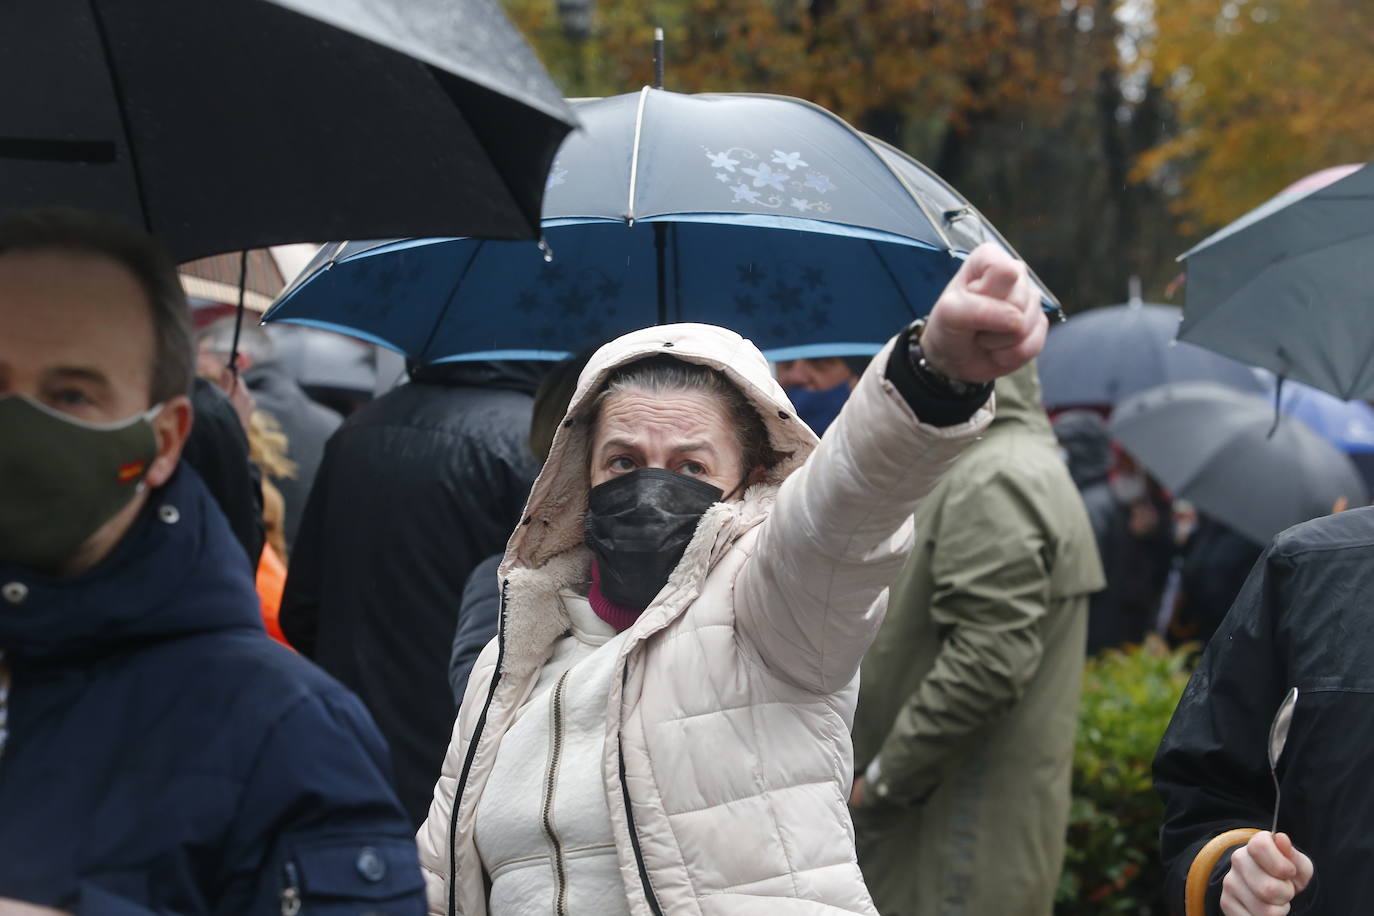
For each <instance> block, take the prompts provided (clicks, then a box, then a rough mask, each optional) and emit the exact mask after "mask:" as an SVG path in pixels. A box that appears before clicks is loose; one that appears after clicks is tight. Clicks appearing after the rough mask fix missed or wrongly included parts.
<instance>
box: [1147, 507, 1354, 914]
mask: <svg viewBox="0 0 1374 916" xmlns="http://www.w3.org/2000/svg"><path fill="white" fill-rule="evenodd" d="M1371 596H1374V509H1357V510H1352V511H1350V512H1344V513H1341V514H1339V515H1333V516H1328V517H1325V518H1319V519H1315V520H1313V521H1310V522H1305V523H1303V524H1301V525H1298V526H1296V527H1294V528H1290V529H1289V530H1287V531H1285V532H1283V533H1282V534H1280V535H1279V536H1278V537H1277V538H1275V539H1274V541H1273V543H1272V544H1271V545H1270V546H1269V548H1268V549H1267V550H1266V551H1265V552H1264V555H1263V556H1262V557H1261V558H1260V560H1259V562H1258V563H1257V564H1256V565H1255V567H1254V569H1253V570H1252V572H1251V573H1250V577H1249V579H1248V580H1247V581H1246V583H1245V586H1244V588H1243V589H1241V592H1240V595H1239V596H1238V597H1237V598H1236V603H1235V604H1234V605H1233V606H1232V608H1231V610H1230V613H1228V614H1227V615H1226V618H1225V619H1224V620H1223V621H1222V623H1221V626H1220V627H1219V628H1218V629H1217V632H1216V635H1215V636H1214V637H1213V638H1212V640H1211V642H1209V643H1208V645H1207V650H1206V652H1204V653H1203V656H1202V661H1201V664H1200V665H1199V667H1198V669H1197V671H1196V672H1195V673H1194V674H1193V677H1192V679H1191V680H1190V681H1189V682H1188V687H1187V689H1186V690H1185V691H1184V693H1183V698H1182V700H1181V701H1180V702H1179V705H1178V709H1177V711H1176V712H1175V713H1174V718H1173V721H1172V722H1171V723H1170V724H1169V729H1168V731H1167V732H1166V733H1165V736H1164V740H1163V742H1162V743H1161V745H1160V747H1159V753H1158V754H1157V755H1156V757H1155V762H1154V776H1155V787H1156V789H1158V791H1159V793H1160V795H1161V796H1162V797H1163V799H1164V804H1165V820H1164V826H1163V829H1162V831H1161V834H1160V842H1161V847H1162V852H1163V856H1164V862H1165V865H1166V867H1167V868H1168V870H1169V895H1170V899H1171V901H1172V902H1173V904H1174V906H1175V907H1176V908H1177V910H1178V912H1180V913H1181V912H1183V907H1182V901H1183V890H1184V884H1185V880H1186V877H1187V874H1188V869H1189V867H1190V866H1191V865H1192V863H1193V860H1194V859H1195V858H1196V857H1197V855H1198V852H1199V850H1200V849H1201V848H1202V846H1203V845H1204V844H1206V843H1207V842H1208V841H1209V840H1211V839H1212V838H1213V837H1215V836H1217V835H1219V834H1221V833H1223V832H1225V831H1227V830H1230V829H1231V828H1235V827H1256V828H1260V830H1261V832H1260V833H1259V834H1256V835H1255V837H1254V838H1253V839H1251V840H1250V841H1249V843H1248V845H1246V846H1245V847H1236V848H1234V849H1233V850H1232V851H1231V853H1230V854H1228V855H1227V856H1224V857H1223V858H1222V860H1221V861H1220V862H1219V863H1218V865H1217V867H1216V868H1215V869H1214V870H1213V872H1212V874H1211V876H1210V878H1211V880H1210V886H1209V903H1208V909H1207V912H1208V913H1219V912H1223V909H1222V898H1223V895H1224V894H1225V895H1227V896H1229V898H1230V900H1229V904H1228V906H1229V908H1227V909H1225V910H1224V911H1225V912H1228V913H1246V912H1263V911H1262V910H1259V909H1257V908H1255V907H1253V906H1250V907H1247V906H1245V903H1246V901H1247V900H1250V901H1251V902H1253V898H1254V893H1253V890H1254V887H1255V886H1256V884H1258V883H1262V882H1259V881H1258V880H1257V876H1258V873H1259V872H1260V871H1265V872H1268V873H1270V874H1273V875H1274V877H1275V879H1276V880H1275V881H1274V882H1273V885H1274V888H1275V889H1276V890H1277V891H1279V893H1278V894H1277V895H1276V896H1275V898H1274V899H1271V900H1270V901H1269V902H1270V904H1272V905H1274V906H1275V907H1276V908H1275V909H1274V910H1273V911H1272V912H1281V911H1283V910H1282V906H1283V905H1284V904H1285V903H1286V902H1287V899H1288V898H1290V897H1291V904H1292V910H1291V912H1292V913H1295V914H1298V913H1323V914H1325V913H1340V914H1345V913H1365V912H1368V911H1369V907H1370V901H1371V900H1374V872H1371V870H1370V869H1369V867H1368V866H1369V862H1370V861H1371V860H1374V832H1371V830H1370V828H1369V824H1370V822H1371V820H1374V790H1371V788H1370V782H1369V774H1370V773H1371V772H1374V604H1372V603H1371ZM1290 687H1297V688H1298V690H1299V697H1298V703H1297V707H1296V708H1295V709H1294V711H1293V718H1292V727H1291V731H1290V732H1289V736H1288V743H1287V746H1286V748H1285V750H1284V752H1283V756H1282V758H1281V759H1280V761H1279V766H1278V779H1279V785H1280V786H1281V792H1282V805H1281V806H1280V807H1279V811H1278V825H1279V829H1280V832H1281V835H1280V836H1278V837H1275V836H1274V835H1272V834H1270V833H1269V827H1270V825H1271V821H1272V818H1273V816H1274V808H1275V804H1276V797H1275V792H1274V783H1273V781H1272V779H1271V777H1270V773H1269V764H1268V759H1267V756H1266V750H1267V745H1268V740H1267V739H1268V734H1269V726H1270V722H1271V720H1272V718H1273V716H1274V713H1275V712H1276V711H1277V710H1278V707H1279V704H1280V703H1281V702H1282V700H1283V697H1284V695H1285V694H1286V693H1287V692H1288V690H1289V688H1290ZM1276 856H1278V859H1277V864H1275V863H1276ZM1313 866H1315V877H1313V876H1312V867H1313ZM1278 872H1282V874H1278ZM1309 881H1310V883H1309ZM1304 887H1305V889H1304Z"/></svg>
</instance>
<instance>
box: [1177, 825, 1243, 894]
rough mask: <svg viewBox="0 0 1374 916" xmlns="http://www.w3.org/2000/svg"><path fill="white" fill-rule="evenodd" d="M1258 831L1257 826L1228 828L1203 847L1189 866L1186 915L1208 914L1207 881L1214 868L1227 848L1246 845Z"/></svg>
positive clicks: (1186, 887)
mask: <svg viewBox="0 0 1374 916" xmlns="http://www.w3.org/2000/svg"><path fill="white" fill-rule="evenodd" d="M1257 833H1259V829H1258V828H1256V827H1237V828H1236V829H1235V830H1228V831H1226V832H1225V833H1223V834H1220V835H1218V836H1214V837H1212V839H1211V840H1209V841H1208V843H1207V845H1206V846H1204V847H1202V850H1201V851H1200V852H1199V853H1198V854H1197V857H1196V858H1195V859H1193V864H1192V865H1190V866H1188V881H1187V883H1186V884H1185V885H1184V889H1183V903H1184V907H1185V911H1184V912H1185V913H1186V916H1206V913H1207V883H1208V882H1209V881H1210V880H1211V878H1212V869H1214V868H1216V867H1217V862H1219V861H1221V857H1222V856H1223V855H1225V854H1226V850H1228V849H1230V848H1231V847H1232V846H1242V845H1244V844H1245V843H1247V842H1249V840H1250V837H1252V836H1254V835H1255V834H1257Z"/></svg>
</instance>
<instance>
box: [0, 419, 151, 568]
mask: <svg viewBox="0 0 1374 916" xmlns="http://www.w3.org/2000/svg"><path fill="white" fill-rule="evenodd" d="M161 409H162V407H161V405H159V406H157V407H154V408H153V409H152V410H149V411H145V412H144V413H140V414H136V415H135V416H133V417H130V418H129V419H127V420H120V421H118V422H115V423H89V422H86V421H84V420H78V419H76V418H75V417H70V416H67V415H66V414H64V413H61V412H59V411H56V410H53V409H51V408H49V407H45V406H44V405H42V404H39V403H38V402H37V401H34V400H31V399H30V398H27V397H25V396H23V395H6V396H3V397H0V563H12V564H15V565H17V566H24V567H28V568H30V569H38V570H44V571H54V570H57V569H58V568H60V567H61V566H62V564H63V563H64V562H66V561H67V560H68V559H70V558H71V556H72V555H73V554H74V553H76V550H77V548H79V547H80V546H81V545H82V544H83V543H85V541H86V539H87V538H89V537H90V536H91V535H92V534H94V533H95V532H96V530H97V529H98V528H100V526H101V525H103V524H105V523H106V522H107V521H109V520H110V519H111V518H113V517H114V515H115V513H117V512H119V510H120V509H123V508H124V507H125V506H127V505H128V504H129V500H131V499H133V498H134V495H135V494H136V493H138V492H139V490H140V489H141V487H142V483H143V477H144V475H146V474H147V473H148V466H149V465H151V464H152V462H153V459H154V458H156V457H157V436H156V435H155V434H154V433H153V426H152V423H151V420H152V419H153V417H155V416H157V414H158V411H160V410H161Z"/></svg>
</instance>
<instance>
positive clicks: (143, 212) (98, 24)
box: [86, 0, 154, 232]
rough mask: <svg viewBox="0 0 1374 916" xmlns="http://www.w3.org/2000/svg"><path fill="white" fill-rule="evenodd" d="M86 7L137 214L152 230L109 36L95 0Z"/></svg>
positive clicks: (146, 227)
mask: <svg viewBox="0 0 1374 916" xmlns="http://www.w3.org/2000/svg"><path fill="white" fill-rule="evenodd" d="M86 7H87V9H89V10H90V11H91V22H92V23H93V24H94V25H95V31H96V35H97V36H99V38H100V49H101V50H102V51H103V52H104V56H105V72H106V73H107V74H109V77H110V87H111V89H113V90H114V97H115V108H116V109H117V110H118V111H119V127H120V129H121V130H122V131H124V149H126V150H127V151H128V153H129V170H130V171H131V172H132V173H133V179H134V196H135V197H136V198H137V199H138V211H139V212H138V216H139V219H140V220H142V222H143V227H144V228H145V229H147V230H148V231H149V232H153V231H154V229H153V224H152V221H151V220H150V219H149V218H148V217H149V213H148V200H147V198H146V197H145V196H144V193H143V172H142V170H141V169H140V168H139V166H138V153H137V152H136V151H135V150H134V135H133V131H131V130H130V129H129V111H128V108H127V107H126V106H125V104H124V86H123V83H122V81H121V80H120V78H119V73H118V71H116V69H115V65H114V57H113V55H112V54H111V51H110V37H109V35H107V34H106V32H105V20H104V19H103V18H102V17H101V15H100V10H99V9H98V8H97V5H96V2H95V0H88V2H87V3H86Z"/></svg>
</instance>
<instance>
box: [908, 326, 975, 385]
mask: <svg viewBox="0 0 1374 916" xmlns="http://www.w3.org/2000/svg"><path fill="white" fill-rule="evenodd" d="M925 329H926V319H924V318H917V319H916V320H915V321H913V322H912V323H911V324H909V325H907V329H906V339H907V357H908V358H909V359H910V360H911V365H912V367H913V368H914V369H915V370H916V372H917V373H918V374H919V375H920V376H921V377H922V378H924V379H925V380H926V381H927V382H929V383H930V385H931V386H932V387H934V388H935V389H936V390H937V391H944V392H946V393H948V394H949V395H950V397H955V398H965V397H968V396H969V395H971V394H974V393H975V392H978V391H985V390H989V389H991V388H992V383H991V382H986V383H982V384H980V383H978V382H962V381H960V380H959V379H955V378H950V377H949V376H948V375H945V374H944V373H943V372H941V371H940V370H938V369H936V368H935V367H934V366H932V365H931V364H930V360H928V359H926V351H925V350H924V349H923V348H922V347H921V333H922V332H923V331H925Z"/></svg>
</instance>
